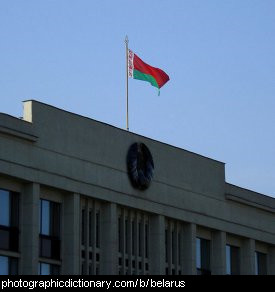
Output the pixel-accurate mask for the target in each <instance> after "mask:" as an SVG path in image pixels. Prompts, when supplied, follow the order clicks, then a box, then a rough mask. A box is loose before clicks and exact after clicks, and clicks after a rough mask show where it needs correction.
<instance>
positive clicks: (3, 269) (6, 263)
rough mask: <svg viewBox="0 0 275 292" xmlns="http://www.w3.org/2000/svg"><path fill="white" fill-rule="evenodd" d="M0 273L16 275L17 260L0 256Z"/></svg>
mask: <svg viewBox="0 0 275 292" xmlns="http://www.w3.org/2000/svg"><path fill="white" fill-rule="evenodd" d="M0 275H18V260H17V259H16V258H12V257H6V256H0Z"/></svg>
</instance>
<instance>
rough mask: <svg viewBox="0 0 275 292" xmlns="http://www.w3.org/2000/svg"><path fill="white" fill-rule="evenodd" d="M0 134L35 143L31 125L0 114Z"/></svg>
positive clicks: (36, 138) (35, 139)
mask: <svg viewBox="0 0 275 292" xmlns="http://www.w3.org/2000/svg"><path fill="white" fill-rule="evenodd" d="M0 133H2V134H5V135H9V136H13V137H16V138H19V139H22V140H26V141H29V142H37V140H38V137H37V136H36V135H35V134H34V131H33V125H32V123H28V122H26V121H24V120H21V119H18V118H15V117H12V116H10V115H7V114H3V113H0Z"/></svg>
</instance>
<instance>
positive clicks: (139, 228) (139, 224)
mask: <svg viewBox="0 0 275 292" xmlns="http://www.w3.org/2000/svg"><path fill="white" fill-rule="evenodd" d="M141 228H142V224H141V222H139V223H138V255H139V256H141V252H142V229H141Z"/></svg>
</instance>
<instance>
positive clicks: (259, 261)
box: [255, 251, 267, 275]
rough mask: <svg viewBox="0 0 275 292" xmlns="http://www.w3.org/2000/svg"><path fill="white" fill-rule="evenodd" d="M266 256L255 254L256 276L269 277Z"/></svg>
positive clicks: (259, 253)
mask: <svg viewBox="0 0 275 292" xmlns="http://www.w3.org/2000/svg"><path fill="white" fill-rule="evenodd" d="M266 267H267V260H266V254H264V253H261V252H258V251H256V252H255V275H267V268H266Z"/></svg>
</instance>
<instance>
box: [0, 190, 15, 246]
mask: <svg viewBox="0 0 275 292" xmlns="http://www.w3.org/2000/svg"><path fill="white" fill-rule="evenodd" d="M18 225H19V194H18V193H15V192H10V191H6V190H1V189H0V249H4V250H11V251H18V241H19V229H18Z"/></svg>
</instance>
